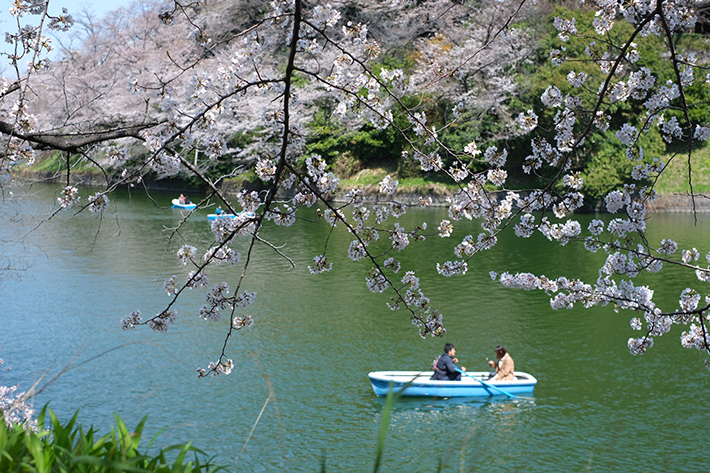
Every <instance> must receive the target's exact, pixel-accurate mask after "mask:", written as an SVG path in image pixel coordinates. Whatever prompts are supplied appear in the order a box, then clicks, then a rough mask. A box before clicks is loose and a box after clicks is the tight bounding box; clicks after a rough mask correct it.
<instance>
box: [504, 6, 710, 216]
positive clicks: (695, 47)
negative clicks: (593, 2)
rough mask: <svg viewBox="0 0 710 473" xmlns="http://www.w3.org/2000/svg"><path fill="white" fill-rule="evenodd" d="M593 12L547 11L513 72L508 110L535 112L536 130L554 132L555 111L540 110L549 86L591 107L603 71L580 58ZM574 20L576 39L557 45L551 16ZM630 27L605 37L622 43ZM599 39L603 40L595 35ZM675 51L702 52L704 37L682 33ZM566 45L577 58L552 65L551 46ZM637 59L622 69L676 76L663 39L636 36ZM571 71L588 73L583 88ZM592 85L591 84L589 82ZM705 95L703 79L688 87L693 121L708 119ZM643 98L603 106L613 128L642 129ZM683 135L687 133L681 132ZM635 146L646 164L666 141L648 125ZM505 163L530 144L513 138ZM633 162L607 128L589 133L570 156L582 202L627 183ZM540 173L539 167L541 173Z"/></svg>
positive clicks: (517, 159) (620, 24)
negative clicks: (538, 35)
mask: <svg viewBox="0 0 710 473" xmlns="http://www.w3.org/2000/svg"><path fill="white" fill-rule="evenodd" d="M594 14H595V13H594V12H593V11H580V10H575V11H571V10H568V9H566V8H563V7H557V8H555V10H554V11H553V12H552V13H551V15H550V17H549V19H548V21H547V22H546V24H547V28H548V29H547V32H546V34H545V35H544V36H543V38H542V39H541V40H540V42H539V44H538V47H537V49H536V53H535V54H534V56H533V57H534V60H533V61H531V62H530V63H529V64H528V65H527V66H526V67H525V68H523V70H522V73H521V74H519V75H518V81H519V84H520V85H521V89H522V90H523V92H521V93H520V94H519V95H518V96H517V97H512V98H511V101H510V106H511V110H512V111H514V113H515V114H517V113H519V112H525V111H526V110H528V109H532V110H534V111H535V112H536V113H537V114H538V116H539V123H540V127H539V128H538V131H537V132H538V133H539V130H540V129H547V130H553V129H554V126H553V119H554V115H555V113H556V112H557V110H550V109H549V108H544V109H543V108H542V107H541V104H540V96H541V95H542V93H543V92H544V90H545V89H546V88H547V86H548V85H550V84H554V85H556V86H557V87H558V88H559V89H560V91H561V92H562V95H563V96H566V95H568V94H570V95H574V96H578V97H580V98H581V99H582V108H584V109H587V110H590V109H592V108H593V107H594V105H595V104H596V102H597V101H598V98H597V96H596V84H600V83H602V82H603V81H604V79H605V74H604V73H603V72H602V71H601V69H600V67H599V65H598V64H597V63H596V62H594V61H585V58H587V57H588V56H587V55H586V54H585V48H587V46H588V45H589V43H590V39H589V38H591V37H596V34H595V33H594V31H593V29H592V26H591V25H592V22H593V20H594ZM558 16H559V17H563V18H567V19H570V18H572V17H575V18H576V19H577V22H576V26H577V29H578V33H579V37H570V40H569V41H568V42H566V43H562V42H561V41H560V39H559V38H558V37H557V30H556V29H555V28H554V27H553V26H552V23H553V21H552V20H553V19H554V18H555V17H558ZM632 31H633V30H632V26H631V25H629V24H628V23H626V22H623V21H619V22H617V23H616V24H615V25H614V28H613V29H612V30H611V31H610V33H609V36H608V38H607V39H608V40H610V41H612V42H613V43H614V44H617V45H620V44H623V40H624V39H625V38H629V37H630V35H631V33H632ZM598 41H605V40H604V39H600V40H598ZM676 45H677V47H678V52H680V53H682V54H687V53H689V52H692V51H707V50H708V49H710V48H709V46H708V41H707V40H706V39H705V38H702V37H700V36H699V35H694V34H683V35H682V36H680V37H679V38H678V40H677V44H676ZM562 46H563V47H564V48H565V49H566V54H567V55H568V56H569V57H571V58H581V59H582V60H581V61H568V62H566V63H564V64H562V65H561V66H555V65H554V64H552V61H550V59H549V51H551V50H552V49H555V48H557V49H560V48H561V47H562ZM637 49H638V51H639V56H640V57H639V60H638V61H637V62H636V63H635V64H634V65H633V66H629V65H628V64H624V67H626V68H629V67H633V68H634V69H637V68H640V67H647V68H649V69H650V70H652V71H653V72H654V74H655V75H656V83H657V84H662V83H665V81H667V80H669V79H674V78H675V72H674V70H673V67H672V62H671V61H669V60H668V52H667V48H666V46H665V44H664V42H663V40H662V39H660V38H658V37H655V36H653V35H650V36H648V37H644V38H639V40H638V48H637ZM571 71H575V72H577V73H580V72H584V73H586V74H588V75H589V78H588V79H587V84H589V85H590V87H589V88H588V89H585V88H573V87H572V86H571V85H570V84H569V82H568V81H567V78H566V76H567V74H568V73H569V72H571ZM615 80H616V81H618V80H624V78H623V77H621V76H618V77H615ZM592 84H594V85H593V86H592ZM709 93H710V88H709V87H708V85H707V84H706V83H705V82H702V83H700V82H699V83H697V84H695V85H693V86H691V87H689V88H688V89H687V97H688V103H689V104H695V105H694V106H693V107H692V108H691V112H690V115H691V120H693V122H695V123H707V122H708V121H710V107H709V106H708V104H707V103H705V101H706V97H707V96H708V94H709ZM644 102H645V99H642V100H637V99H630V100H627V101H624V102H617V103H615V104H613V105H611V106H610V107H609V108H608V113H609V115H610V119H611V120H610V125H611V126H610V129H618V128H620V127H621V125H622V124H623V123H627V122H628V123H630V124H631V125H633V126H635V127H636V128H637V129H642V128H643V126H644V120H645V119H646V110H645V108H644V106H643V103H644ZM673 115H676V116H677V118H678V119H679V121H681V122H683V121H684V119H683V117H682V112H680V111H677V112H671V113H667V114H666V117H665V118H666V119H669V118H670V117H671V116H673ZM686 134H687V132H686ZM547 139H548V141H550V142H554V135H553V133H549V135H548V136H547ZM638 147H640V148H642V149H643V151H644V156H645V158H646V162H648V161H650V160H652V159H653V158H657V157H659V156H660V155H661V154H663V153H664V152H666V146H665V143H664V142H663V141H662V138H661V133H660V131H659V129H658V127H657V126H653V127H651V128H650V129H648V131H646V132H643V133H641V136H640V138H639V142H638ZM509 149H512V151H511V155H510V156H511V158H510V162H511V165H512V164H513V163H518V162H520V161H521V159H523V158H524V156H525V155H527V154H529V152H530V151H529V144H526V143H525V142H524V141H517V142H516V143H515V144H514V146H513V147H512V148H510V146H509ZM632 168H633V165H632V163H631V161H629V160H628V159H627V158H626V147H625V146H623V145H622V144H621V143H620V142H619V140H618V139H616V137H615V136H614V134H613V133H611V132H597V133H594V134H592V135H591V136H589V137H588V139H587V141H586V145H585V151H584V152H581V153H578V155H576V156H575V163H574V170H576V171H580V172H581V173H582V176H583V178H584V192H585V194H586V199H585V200H586V201H587V202H592V201H596V200H598V199H600V198H602V197H603V196H604V195H605V194H606V193H608V192H609V191H610V190H611V189H612V188H615V187H618V186H619V185H620V184H623V183H629V182H632V179H631V171H632ZM543 174H544V171H543Z"/></svg>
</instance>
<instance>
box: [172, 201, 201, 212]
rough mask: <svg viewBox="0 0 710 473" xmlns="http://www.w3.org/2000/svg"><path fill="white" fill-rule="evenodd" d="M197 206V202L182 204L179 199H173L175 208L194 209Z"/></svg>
mask: <svg viewBox="0 0 710 473" xmlns="http://www.w3.org/2000/svg"><path fill="white" fill-rule="evenodd" d="M196 207H197V204H193V203H192V202H190V203H189V204H181V203H180V200H179V199H173V208H174V209H186V210H192V209H194V208H196Z"/></svg>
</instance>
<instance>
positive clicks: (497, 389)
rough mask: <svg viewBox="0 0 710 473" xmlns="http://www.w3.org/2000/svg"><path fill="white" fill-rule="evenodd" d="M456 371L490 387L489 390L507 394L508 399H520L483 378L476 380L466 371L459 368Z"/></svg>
mask: <svg viewBox="0 0 710 473" xmlns="http://www.w3.org/2000/svg"><path fill="white" fill-rule="evenodd" d="M456 371H458V372H459V373H463V374H465V375H466V376H468V377H469V378H473V379H475V380H476V381H478V382H479V383H481V384H482V385H484V386H486V387H489V388H491V389H495V390H496V391H498V392H499V393H501V394H505V395H506V396H508V397H510V398H516V397H518V396H516V395H515V394H511V393H509V392H508V391H505V390H503V389H501V388H499V387H497V386H493V385H492V384H491V383H489V382H487V381H483V380H482V379H481V378H476V377H475V376H471V375H470V374H468V373H466V372H465V371H461V370H460V369H458V368H456Z"/></svg>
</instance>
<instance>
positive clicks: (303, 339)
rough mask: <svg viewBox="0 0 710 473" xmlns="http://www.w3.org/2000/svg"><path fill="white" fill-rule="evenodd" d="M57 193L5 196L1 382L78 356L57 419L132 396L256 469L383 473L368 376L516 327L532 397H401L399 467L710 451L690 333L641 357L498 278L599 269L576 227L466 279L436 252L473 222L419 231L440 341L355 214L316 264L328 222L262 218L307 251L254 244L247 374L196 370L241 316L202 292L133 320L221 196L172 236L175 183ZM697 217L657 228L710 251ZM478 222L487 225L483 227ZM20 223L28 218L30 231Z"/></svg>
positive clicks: (516, 244)
mask: <svg viewBox="0 0 710 473" xmlns="http://www.w3.org/2000/svg"><path fill="white" fill-rule="evenodd" d="M57 189H58V187H52V186H44V187H42V186H35V187H34V188H33V189H32V195H27V196H25V197H24V199H23V200H21V201H20V202H19V203H12V202H8V203H6V204H3V205H2V207H0V219H2V221H1V222H0V242H2V244H0V257H11V258H16V257H17V255H21V258H22V259H23V260H24V261H25V262H26V263H28V264H29V266H30V269H29V270H28V271H27V272H26V273H24V274H22V279H21V280H19V281H18V280H12V279H10V280H4V281H0V284H2V285H1V286H0V291H1V293H0V296H2V297H0V326H1V327H2V330H1V331H0V345H1V346H2V350H1V351H0V357H2V358H3V359H4V360H5V362H6V366H11V367H12V371H2V372H0V383H1V384H14V383H18V382H19V383H22V385H23V387H25V388H26V387H28V385H29V384H30V383H31V382H33V381H34V380H36V379H38V378H39V377H40V376H41V375H42V374H44V373H45V372H46V371H49V374H50V377H51V376H52V375H54V374H56V373H57V372H59V370H61V369H62V368H64V367H65V366H67V365H70V369H69V371H68V372H67V373H66V374H64V375H62V376H61V377H60V378H59V379H58V380H57V381H56V382H55V383H54V384H52V385H51V386H50V387H48V389H47V390H46V391H45V392H44V393H43V394H42V395H41V396H40V398H38V399H37V400H36V402H37V404H38V405H42V404H44V403H45V402H49V401H51V407H52V408H53V409H54V410H55V411H56V412H57V413H58V414H59V415H60V417H63V418H68V417H69V416H71V415H72V414H73V413H74V412H75V410H76V409H78V408H80V409H81V411H80V416H79V417H80V420H81V421H82V422H84V423H86V424H95V425H96V426H97V428H99V430H100V431H101V432H106V430H107V429H108V426H109V425H110V424H111V423H112V422H113V413H114V412H116V413H117V414H119V415H121V416H122V417H123V418H124V419H125V420H126V422H127V423H128V425H129V426H130V425H135V424H137V423H138V421H139V420H140V418H142V417H143V416H144V415H146V414H147V415H148V416H149V417H148V432H147V433H148V435H152V434H153V433H155V432H157V431H158V430H159V429H161V428H163V427H165V431H164V432H163V433H162V434H161V435H160V437H159V441H158V443H160V444H161V445H167V444H171V443H177V442H183V441H186V440H193V442H194V445H196V446H198V447H200V448H203V449H205V450H206V451H208V452H210V453H215V454H218V455H219V457H218V461H221V462H223V463H227V464H230V465H234V464H235V462H236V461H237V458H239V463H238V465H239V469H240V470H243V471H250V472H252V471H253V472H259V471H294V472H300V471H303V472H311V471H314V470H316V469H318V468H320V465H321V461H323V459H324V460H325V463H326V467H327V469H328V470H329V471H367V470H370V469H371V468H372V466H373V461H374V453H375V446H376V439H377V435H378V431H379V423H380V420H381V414H382V410H383V405H384V399H382V398H378V397H376V396H375V395H374V394H373V392H372V388H371V386H370V384H369V380H368V378H367V373H368V372H370V371H374V370H422V369H428V367H429V364H430V363H431V360H432V359H433V358H434V357H435V356H436V355H438V354H439V353H440V352H441V350H442V348H443V344H444V343H445V342H452V343H454V344H455V345H456V347H457V356H458V357H459V359H460V364H461V365H463V366H466V367H467V368H468V369H469V370H481V369H484V370H485V369H487V365H486V363H485V359H486V357H487V356H488V357H490V356H491V355H492V350H493V348H494V347H495V346H496V345H498V344H503V345H505V346H506V347H507V348H508V350H509V351H510V352H511V354H512V356H513V358H514V359H515V362H516V367H517V368H518V369H520V370H522V371H526V372H529V373H531V374H533V375H534V376H535V377H536V378H537V379H538V385H537V386H536V388H535V394H534V396H531V397H532V399H508V398H505V397H502V396H501V397H498V396H496V397H493V398H490V399H473V398H472V399H458V398H457V399H410V398H403V399H402V400H401V401H400V402H399V403H398V404H397V405H396V406H395V408H394V410H393V412H392V418H391V422H390V424H389V426H388V437H387V440H386V445H385V454H384V458H383V470H382V471H410V470H411V471H415V472H418V471H434V470H436V469H437V467H438V466H439V465H443V469H442V471H461V470H462V469H463V471H526V472H547V471H620V470H623V471H646V470H647V469H648V465H659V467H658V470H662V471H673V470H676V471H678V470H679V469H680V467H679V465H682V469H683V470H688V471H692V470H696V471H702V470H704V469H705V466H706V462H705V460H704V459H703V456H702V455H701V454H698V452H702V451H703V449H704V448H705V442H704V440H703V438H702V436H699V435H697V433H698V432H702V431H704V429H705V427H706V424H707V419H708V418H710V406H707V403H702V402H689V400H692V399H697V396H698V393H701V394H702V393H705V392H709V390H710V380H709V378H708V376H707V375H705V374H704V373H703V371H702V367H701V363H702V359H703V358H702V354H700V353H695V352H691V351H689V350H684V349H682V348H681V347H680V346H679V344H678V335H679V333H678V332H677V331H675V332H672V333H671V334H669V335H668V336H666V337H664V338H662V339H660V340H658V341H657V343H656V346H655V347H654V348H653V350H652V351H651V352H649V353H648V354H647V355H644V356H642V357H632V356H630V355H629V354H628V351H627V349H626V340H627V339H628V338H629V337H630V336H633V335H634V332H633V331H632V330H631V328H630V327H629V323H628V319H629V316H628V315H627V314H615V313H614V312H613V310H611V309H610V308H596V309H591V310H583V309H574V310H565V311H557V312H555V311H552V310H551V309H550V304H549V300H548V298H547V297H546V296H545V295H544V294H538V293H527V292H524V291H511V290H505V289H503V288H502V287H501V286H500V285H499V284H498V283H495V282H493V281H491V279H490V277H489V275H488V272H489V271H490V270H497V271H499V272H500V271H510V272H517V271H531V270H533V269H536V268H537V269H536V270H539V271H541V272H543V273H544V274H546V275H548V276H550V277H557V276H559V275H561V274H567V275H570V276H579V277H583V278H586V279H587V280H594V279H595V278H596V272H597V268H598V267H599V266H600V265H601V263H602V262H603V258H604V255H601V254H596V255H593V254H589V253H586V252H583V251H580V250H579V247H575V246H574V245H568V246H567V247H565V248H563V249H561V250H560V249H559V248H558V247H554V250H555V251H550V249H551V248H553V247H552V246H551V244H550V243H549V242H547V241H546V240H545V239H544V238H543V237H539V238H538V236H536V237H533V238H531V239H529V240H525V241H521V240H519V239H515V238H514V237H512V236H511V235H509V234H504V235H502V236H501V237H500V247H499V248H497V249H496V250H494V251H490V252H484V253H481V254H480V255H477V257H476V258H475V259H474V260H473V261H472V263H471V265H470V268H469V273H468V274H467V275H466V276H465V277H454V278H448V279H445V278H441V277H439V276H438V275H437V274H436V268H435V263H436V262H438V261H443V260H447V259H452V258H453V247H454V246H455V245H456V244H457V242H459V241H460V238H462V237H463V232H462V233H461V234H459V235H458V236H457V239H451V240H441V239H439V238H434V237H433V238H430V239H428V240H427V241H425V242H419V243H417V244H416V246H413V248H412V251H407V252H405V253H403V254H401V255H398V256H401V259H402V264H403V266H404V267H407V265H411V266H412V267H414V268H416V269H417V271H418V274H419V275H420V277H421V278H422V290H423V291H424V292H425V293H426V294H427V295H428V296H429V297H430V298H431V301H432V304H433V305H435V306H436V307H439V308H440V309H441V311H442V313H443V314H444V320H445V323H446V326H447V329H448V334H447V336H446V337H445V338H444V339H443V340H440V339H436V340H434V339H427V340H421V339H420V338H419V336H418V335H417V333H416V331H415V329H414V328H413V327H412V326H411V324H410V322H409V320H408V316H407V315H406V313H404V312H397V311H395V312H393V311H390V310H389V309H388V308H387V307H386V306H385V303H386V302H387V301H388V300H389V296H387V295H373V294H370V293H369V291H368V290H367V288H366V287H365V284H364V279H365V277H366V275H367V272H368V271H369V266H368V265H366V264H364V263H363V262H359V263H353V262H351V261H349V260H347V258H346V257H343V255H344V254H345V250H346V248H347V246H348V245H349V243H350V239H351V236H350V235H348V234H347V232H345V231H340V230H342V229H340V230H339V231H338V232H336V233H335V234H334V235H333V236H332V237H331V239H330V240H329V242H328V245H329V246H328V248H329V250H328V251H329V258H332V260H333V262H334V264H335V271H333V272H332V273H329V274H323V275H321V276H319V277H314V276H312V275H310V274H309V273H308V270H307V269H306V266H307V265H308V264H310V263H311V261H312V258H313V256H315V255H317V254H321V253H322V250H323V244H324V242H325V240H326V238H327V232H325V231H324V229H325V227H324V226H323V225H306V224H303V223H302V222H298V223H297V225H296V227H295V229H294V232H293V233H288V234H287V233H284V232H283V230H282V229H280V228H278V227H274V226H267V227H265V228H264V229H263V232H262V233H263V236H264V237H265V238H268V239H270V240H271V241H273V242H274V243H275V244H278V245H283V248H282V251H284V252H285V253H286V254H287V255H288V256H289V257H290V258H292V259H293V260H294V261H295V263H296V268H291V266H290V264H289V263H288V261H286V260H285V259H281V258H278V257H274V252H273V250H271V249H267V248H260V249H259V250H258V251H257V252H256V253H255V254H254V259H253V264H254V265H253V267H252V271H251V272H250V273H249V274H248V275H247V278H246V280H245V283H244V288H245V289H248V290H250V291H255V292H257V293H258V296H257V299H256V302H255V304H254V305H253V306H252V308H251V309H250V310H251V315H253V316H254V319H255V326H254V327H253V328H251V329H249V330H243V331H241V332H240V333H239V334H238V335H237V336H236V337H234V338H233V339H232V340H231V341H230V345H229V347H228V350H227V354H228V356H230V357H231V358H233V359H234V360H235V370H234V373H233V374H232V375H230V376H229V377H222V378H216V379H205V380H198V379H197V378H196V376H195V371H194V370H195V369H196V368H197V367H198V366H205V365H206V364H207V363H208V362H209V361H212V360H214V359H216V358H217V356H218V354H219V351H220V350H221V346H222V343H223V341H224V331H225V329H226V326H227V324H226V321H219V322H207V321H204V320H201V319H199V318H198V317H197V316H196V312H197V309H198V308H199V306H200V305H201V304H202V297H203V295H202V293H200V292H199V291H197V290H196V291H191V292H189V293H187V294H186V295H185V296H186V297H185V298H184V299H183V300H182V301H181V302H180V303H179V304H178V307H177V309H178V314H179V315H178V321H177V323H176V325H175V326H174V328H173V329H171V332H170V333H168V334H155V333H152V332H150V331H147V330H136V331H130V332H124V331H121V330H120V327H119V320H120V318H121V317H123V316H124V315H125V314H127V313H128V312H130V311H132V310H136V309H141V310H142V311H143V312H144V313H146V314H151V313H155V312H157V311H159V310H160V309H161V308H162V307H163V306H164V304H165V303H166V301H167V296H166V295H165V292H164V291H163V289H162V281H163V280H164V279H165V278H167V277H170V276H171V275H173V274H176V275H179V276H180V277H184V276H185V274H186V272H187V271H188V270H189V269H190V268H187V267H184V266H182V265H181V264H180V263H179V262H178V261H177V258H176V257H175V250H176V249H177V248H178V247H179V246H180V245H182V244H183V242H185V241H189V242H190V243H192V244H195V245H196V246H199V248H198V251H205V250H206V249H207V248H208V247H209V245H210V244H211V238H212V237H211V234H210V231H209V227H208V223H207V219H206V215H207V213H208V212H207V211H198V212H196V215H195V216H196V217H197V218H195V219H192V220H191V221H189V222H188V224H187V225H186V226H185V227H184V228H183V229H182V230H181V231H180V232H179V233H175V234H172V240H170V241H169V242H168V237H169V236H170V235H171V231H170V230H169V229H171V228H174V227H175V226H176V225H177V224H178V223H179V221H180V220H181V218H182V215H181V213H180V212H179V211H175V210H173V209H170V208H169V202H170V200H171V199H172V198H173V197H174V196H172V195H170V194H164V193H154V194H153V197H154V198H155V199H156V201H158V203H159V204H160V206H155V205H154V204H153V203H152V202H151V201H150V200H149V199H147V198H145V197H143V196H142V195H140V194H134V195H128V194H127V193H118V194H116V195H115V196H114V198H113V199H112V202H113V203H114V204H115V205H116V206H118V209H119V212H118V213H117V214H116V215H114V214H112V213H108V214H106V215H104V216H103V217H99V216H96V215H91V214H83V215H80V216H78V217H76V218H70V217H69V215H68V214H67V213H61V214H59V215H58V216H57V217H55V218H53V219H51V220H50V221H48V222H45V223H42V224H41V225H40V221H41V219H42V218H43V217H44V216H46V215H48V214H49V213H50V212H51V209H52V208H53V206H54V203H55V202H56V196H57ZM17 195H19V194H17ZM445 217H446V212H445V210H443V209H411V210H410V211H409V212H408V213H407V215H406V216H405V217H404V218H405V220H407V221H409V222H416V223H421V221H423V220H428V221H430V224H431V221H434V222H438V221H439V220H440V219H442V218H445ZM700 217H701V221H700V222H699V225H698V227H695V226H693V225H694V224H693V222H692V217H691V216H688V215H680V216H679V215H672V216H671V215H668V216H661V218H656V216H654V220H653V221H652V226H651V227H650V228H649V232H648V234H649V238H651V239H654V238H657V235H660V234H662V228H661V227H663V226H672V227H673V228H674V229H676V230H678V233H679V234H680V235H681V239H683V241H682V242H679V243H681V244H682V245H685V246H688V245H690V246H696V247H698V249H699V250H700V251H701V253H702V252H703V251H707V250H708V248H702V246H703V242H697V241H695V242H694V241H693V238H695V237H696V236H697V235H698V234H700V235H702V233H701V232H704V231H705V230H706V229H707V228H706V227H708V226H710V223H709V221H710V216H705V215H701V216H700ZM591 218H592V216H581V217H580V219H582V220H585V219H586V220H589V219H591ZM582 226H583V227H584V226H586V223H584V222H583V223H582ZM430 227H431V225H430ZM35 228H36V230H35V231H33V232H31V233H28V232H29V231H30V230H31V229H35ZM471 232H473V233H474V234H476V233H478V231H477V230H476V229H475V228H474V226H473V224H471ZM17 234H22V235H25V234H27V236H26V237H25V238H24V241H23V244H18V243H17V242H16V235H17ZM239 245H240V243H237V246H238V247H239ZM238 249H239V250H241V251H243V250H244V248H242V247H240V248H238ZM210 276H211V278H212V281H213V282H214V281H220V280H222V279H226V280H227V281H229V282H230V284H231V285H232V286H234V282H235V281H236V280H237V279H238V277H239V272H238V271H236V272H235V271H234V270H231V269H230V268H220V269H219V270H217V271H214V272H212V273H211V274H210ZM667 277H668V279H667V280H664V286H662V287H659V288H657V294H658V295H659V303H663V304H667V305H668V306H669V307H670V306H673V305H674V304H677V295H678V294H679V292H680V290H682V288H684V287H685V286H686V285H687V284H688V281H687V280H685V279H684V276H683V275H682V274H676V273H674V272H670V274H669V275H668V276H667ZM678 288H680V289H678ZM116 347H121V348H118V349H116V350H113V351H108V350H110V349H112V348H116ZM104 352H106V353H105V354H104V355H102V356H100V357H99V358H97V359H95V360H93V361H90V362H87V363H85V364H81V363H82V362H85V361H88V360H90V359H92V358H93V357H95V356H96V355H98V354H101V353H104ZM270 396H271V397H270ZM267 399H269V402H268V403H267V405H266V408H265V409H264V412H263V414H262V415H261V416H260V412H261V410H262V408H263V406H264V404H265V402H266V400H267ZM257 419H258V423H257ZM150 429H152V430H150ZM252 429H253V433H252V434H251V436H250V433H251V432H252ZM247 439H249V442H248V444H247V447H246V449H245V450H244V452H243V453H242V450H243V449H244V445H245V443H247V442H246V441H247ZM161 442H162V443H161ZM652 469H653V468H652Z"/></svg>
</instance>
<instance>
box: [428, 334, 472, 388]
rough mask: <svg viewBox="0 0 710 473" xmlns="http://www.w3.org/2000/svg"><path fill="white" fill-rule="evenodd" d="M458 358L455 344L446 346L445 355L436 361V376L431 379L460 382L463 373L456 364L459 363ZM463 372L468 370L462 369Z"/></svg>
mask: <svg viewBox="0 0 710 473" xmlns="http://www.w3.org/2000/svg"><path fill="white" fill-rule="evenodd" d="M455 356H456V348H455V347H454V344H453V343H447V344H446V345H444V354H443V355H441V356H439V357H438V358H437V359H436V360H434V375H433V376H432V377H431V379H437V380H445V379H448V380H450V381H458V380H460V379H461V372H460V371H459V368H457V367H456V365H455V364H454V363H458V362H459V360H458V358H455ZM461 371H466V368H464V367H463V366H462V367H461Z"/></svg>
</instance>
